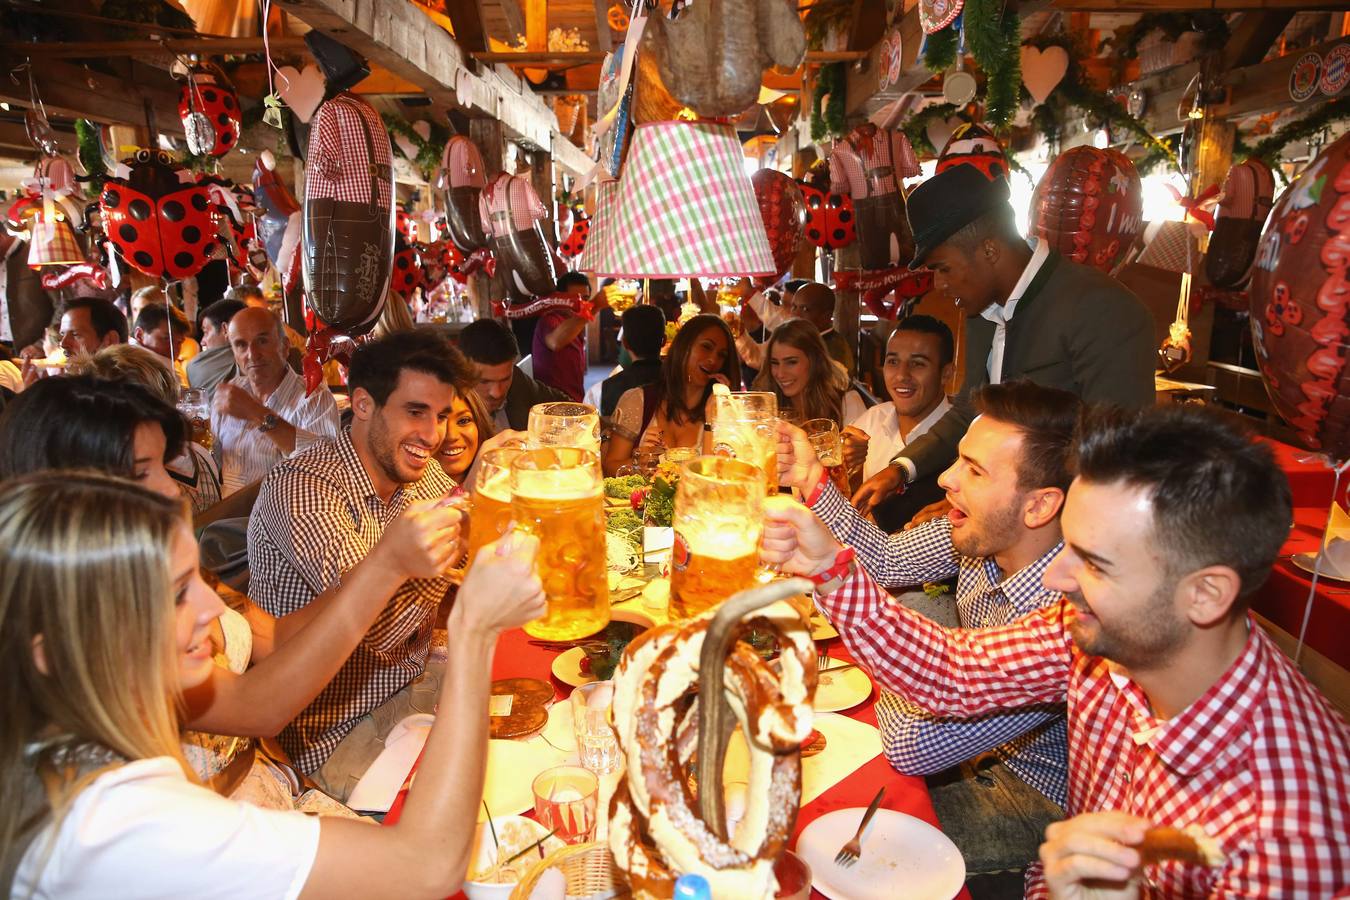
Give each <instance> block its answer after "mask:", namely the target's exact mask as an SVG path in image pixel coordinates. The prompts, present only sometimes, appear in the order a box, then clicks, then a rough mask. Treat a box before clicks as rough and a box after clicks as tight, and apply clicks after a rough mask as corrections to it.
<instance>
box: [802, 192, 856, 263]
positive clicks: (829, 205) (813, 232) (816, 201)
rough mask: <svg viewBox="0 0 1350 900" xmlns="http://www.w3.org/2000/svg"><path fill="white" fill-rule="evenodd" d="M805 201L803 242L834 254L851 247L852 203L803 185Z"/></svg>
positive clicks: (845, 197) (842, 195) (852, 228)
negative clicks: (832, 251) (804, 235)
mask: <svg viewBox="0 0 1350 900" xmlns="http://www.w3.org/2000/svg"><path fill="white" fill-rule="evenodd" d="M801 188H802V196H803V197H804V198H805V199H806V239H807V241H809V242H810V243H812V244H814V245H815V246H817V247H822V248H824V249H826V250H838V249H839V248H840V247H847V246H848V245H849V244H851V243H853V240H854V238H856V237H857V233H856V232H855V231H854V221H853V201H852V200H850V199H849V198H848V197H847V196H845V195H844V194H835V193H829V194H827V193H825V192H824V191H822V190H819V189H817V188H813V187H811V186H810V185H807V184H804V185H802V186H801Z"/></svg>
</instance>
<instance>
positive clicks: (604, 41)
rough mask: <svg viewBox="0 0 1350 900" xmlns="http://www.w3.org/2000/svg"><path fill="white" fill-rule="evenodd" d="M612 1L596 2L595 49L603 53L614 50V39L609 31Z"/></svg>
mask: <svg viewBox="0 0 1350 900" xmlns="http://www.w3.org/2000/svg"><path fill="white" fill-rule="evenodd" d="M609 4H610V0H595V48H596V49H597V50H599V51H600V52H601V53H609V52H611V51H612V50H613V49H614V37H613V35H612V34H610V30H609Z"/></svg>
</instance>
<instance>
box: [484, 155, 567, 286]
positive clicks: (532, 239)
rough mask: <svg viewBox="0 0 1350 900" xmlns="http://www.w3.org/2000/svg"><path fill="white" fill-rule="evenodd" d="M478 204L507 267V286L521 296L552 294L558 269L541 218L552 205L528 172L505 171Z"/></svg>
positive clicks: (544, 217) (493, 242)
mask: <svg viewBox="0 0 1350 900" xmlns="http://www.w3.org/2000/svg"><path fill="white" fill-rule="evenodd" d="M478 206H479V210H480V214H481V216H482V220H483V227H484V231H486V232H487V233H488V235H489V238H490V240H491V246H492V251H493V254H494V255H495V256H496V257H497V259H498V260H500V261H501V264H502V265H504V266H505V267H506V269H505V278H506V284H507V287H508V289H509V291H510V293H511V295H512V296H513V297H515V298H516V299H518V300H529V299H531V298H534V297H541V296H546V295H549V294H552V293H553V292H554V289H555V288H556V287H557V282H558V273H557V271H556V269H555V268H554V264H553V248H552V247H551V246H550V245H549V243H548V239H547V238H546V237H545V236H544V229H543V227H542V226H541V225H540V223H541V222H543V221H544V220H546V219H547V218H548V209H547V208H546V207H545V206H544V204H543V201H541V200H540V199H539V195H538V194H537V193H536V192H535V190H534V185H533V184H531V183H530V179H529V177H528V176H525V175H508V174H506V173H505V172H503V173H501V174H500V175H498V176H497V177H496V178H494V179H493V180H492V181H491V182H490V183H489V184H488V185H487V187H485V188H483V192H482V196H480V197H479V200H478Z"/></svg>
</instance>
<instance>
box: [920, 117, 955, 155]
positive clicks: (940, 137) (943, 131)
mask: <svg viewBox="0 0 1350 900" xmlns="http://www.w3.org/2000/svg"><path fill="white" fill-rule="evenodd" d="M964 121H965V120H964V119H960V118H957V117H956V116H953V117H952V118H950V119H944V120H941V121H938V122H934V123H933V124H932V125H929V126H928V127H927V128H926V129H925V130H924V133H925V134H927V135H928V143H930V144H932V145H933V152H934V153H941V152H942V148H943V147H945V146H947V142H948V141H949V140H951V139H952V132H953V131H955V130H956V129H957V128H959V127H960V125H961V123H962V122H964Z"/></svg>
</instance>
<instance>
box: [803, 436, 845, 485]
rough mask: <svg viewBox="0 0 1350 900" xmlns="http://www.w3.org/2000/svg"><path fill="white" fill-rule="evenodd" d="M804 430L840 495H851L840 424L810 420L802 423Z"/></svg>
mask: <svg viewBox="0 0 1350 900" xmlns="http://www.w3.org/2000/svg"><path fill="white" fill-rule="evenodd" d="M802 430H803V431H805V432H806V438H807V440H809V441H810V442H811V446H812V448H814V449H815V451H816V458H817V459H819V460H820V464H821V465H822V466H824V467H825V472H826V474H828V475H829V476H830V480H831V481H833V482H834V486H835V487H837V488H839V493H841V494H843V495H844V496H845V497H847V496H848V495H849V494H850V493H852V492H851V491H850V490H849V485H848V471H847V470H846V469H845V468H844V439H843V437H842V436H841V435H840V433H839V423H838V422H836V421H835V420H834V419H808V420H807V421H805V422H803V423H802Z"/></svg>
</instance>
